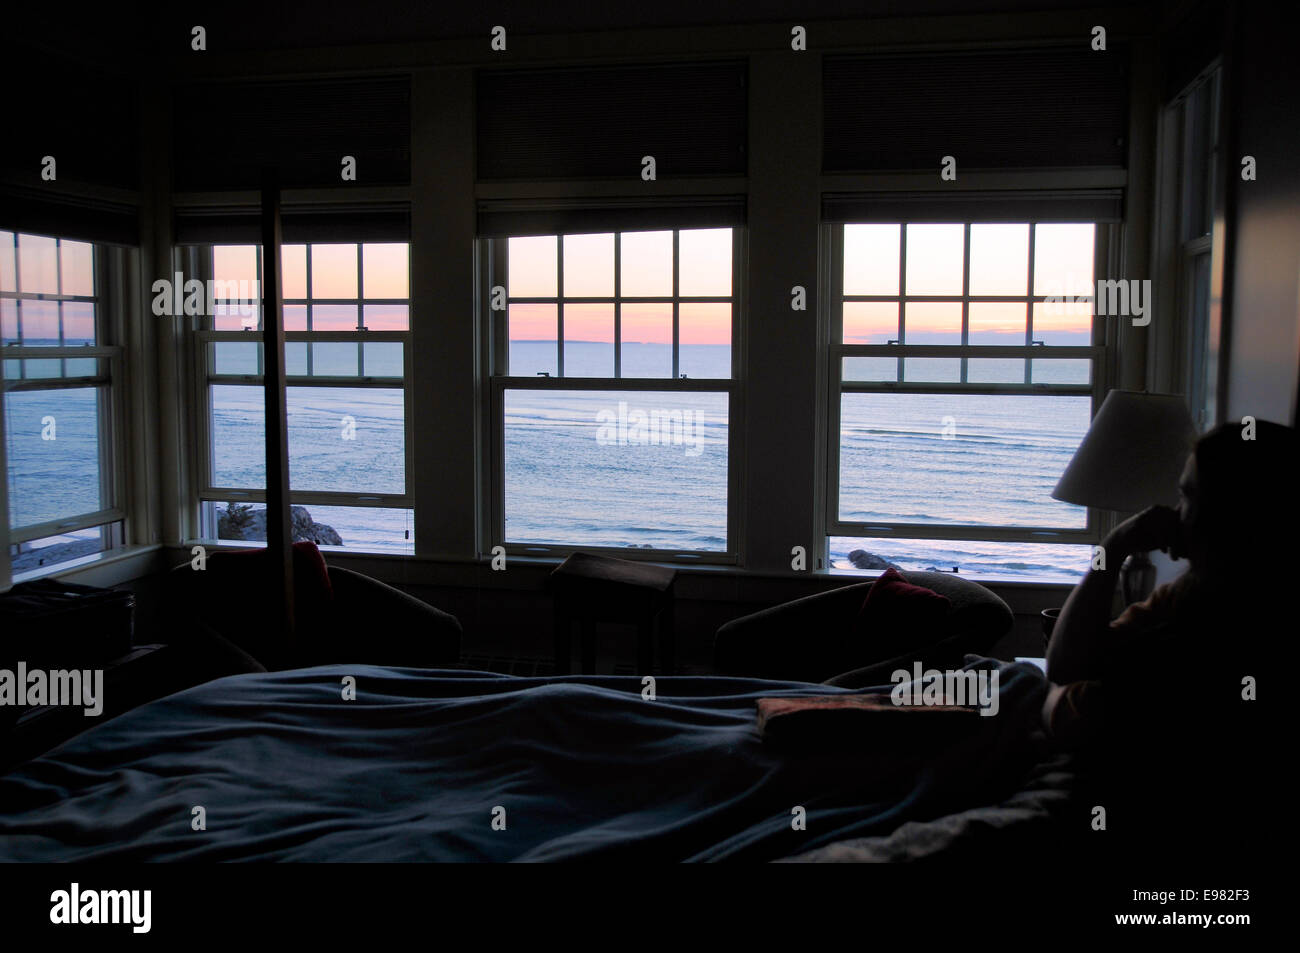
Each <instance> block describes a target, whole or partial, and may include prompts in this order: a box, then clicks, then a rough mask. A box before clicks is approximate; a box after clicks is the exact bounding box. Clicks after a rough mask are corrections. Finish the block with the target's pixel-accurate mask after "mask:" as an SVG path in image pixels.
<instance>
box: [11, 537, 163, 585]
mask: <svg viewBox="0 0 1300 953" xmlns="http://www.w3.org/2000/svg"><path fill="white" fill-rule="evenodd" d="M162 549H163V547H162V546H161V545H159V544H157V543H154V544H152V545H148V546H119V547H117V548H116V549H110V550H108V551H107V552H102V553H91V554H90V555H88V556H79V557H77V558H76V559H69V560H68V561H67V562H61V563H55V564H54V565H52V566H42V567H41V568H39V569H29V570H27V571H26V572H21V573H14V576H13V584H14V585H18V584H19V583H22V582H31V581H32V580H34V579H48V578H50V577H52V576H68V575H80V574H81V573H86V572H94V571H98V570H101V569H108V568H109V567H113V566H117V565H118V564H122V563H127V562H128V561H133V560H139V559H141V558H142V557H145V556H149V555H153V554H156V553H161V552H162Z"/></svg>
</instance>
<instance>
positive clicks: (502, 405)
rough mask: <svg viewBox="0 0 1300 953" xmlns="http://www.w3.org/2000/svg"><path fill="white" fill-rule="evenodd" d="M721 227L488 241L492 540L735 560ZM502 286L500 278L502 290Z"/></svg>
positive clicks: (732, 238)
mask: <svg viewBox="0 0 1300 953" xmlns="http://www.w3.org/2000/svg"><path fill="white" fill-rule="evenodd" d="M738 240H739V234H738V232H737V231H736V230H733V229H731V228H721V229H680V230H673V229H666V230H662V229H661V230H656V231H645V232H629V231H624V232H608V233H600V234H574V235H550V236H540V237H538V236H528V237H517V238H508V239H499V240H494V241H492V242H489V243H487V244H486V245H485V251H486V253H487V255H488V256H489V260H490V261H491V263H492V275H493V278H492V282H491V283H492V284H501V285H503V286H504V287H505V289H506V300H505V302H504V307H503V308H502V309H501V310H499V311H495V312H491V315H490V326H491V333H490V334H489V335H487V337H488V338H489V339H490V340H491V341H493V342H494V345H493V347H492V354H491V362H492V364H491V366H492V367H493V369H494V373H493V377H492V412H491V415H490V417H489V419H490V420H491V421H492V424H491V426H492V429H493V433H492V435H491V440H490V442H491V444H492V445H493V446H495V447H497V448H498V455H497V456H496V457H495V459H496V460H497V463H496V467H497V468H498V469H497V472H496V475H495V476H494V480H493V482H494V486H495V490H494V493H493V497H492V500H491V501H490V504H489V510H490V513H489V520H488V525H489V526H491V527H493V529H492V539H491V540H489V541H488V542H489V543H490V544H493V545H494V544H496V543H498V542H500V541H504V542H505V544H506V545H507V546H515V547H519V548H521V549H522V550H524V551H528V552H537V551H539V550H543V549H546V550H549V549H551V548H555V549H564V548H565V547H571V546H576V545H582V546H584V547H607V548H610V549H618V550H622V551H626V550H628V549H629V548H636V549H640V550H649V551H652V552H660V553H662V552H664V551H670V552H673V553H676V554H679V555H683V556H686V555H689V554H705V553H707V554H710V557H709V558H722V559H731V558H734V557H733V556H732V553H734V549H735V546H734V539H735V535H736V534H735V533H734V531H733V527H732V519H733V515H732V512H731V507H730V506H729V501H730V500H731V499H733V498H734V494H733V490H732V488H733V487H734V486H735V484H736V475H735V473H734V468H733V467H732V466H731V461H732V460H733V455H732V453H731V449H732V440H733V437H734V435H733V433H732V431H731V428H730V427H729V421H730V419H731V414H732V410H733V407H732V405H733V400H734V393H735V392H734V387H735V384H734V381H733V360H732V353H733V344H734V341H735V336H736V328H735V326H734V322H735V315H736V298H735V296H734V291H733V289H734V288H735V287H736V279H735V274H734V270H735V267H736V262H737V261H738V260H739V255H738V254H737V251H736V247H737V242H738ZM502 278H504V280H502Z"/></svg>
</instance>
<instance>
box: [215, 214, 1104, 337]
mask: <svg viewBox="0 0 1300 953" xmlns="http://www.w3.org/2000/svg"><path fill="white" fill-rule="evenodd" d="M1093 232H1094V227H1093V226H1092V225H1087V224H1084V225H1039V226H1038V229H1037V235H1036V239H1035V245H1036V255H1035V269H1034V293H1036V294H1069V295H1078V294H1090V293H1091V290H1092V282H1093V271H1092V266H1093V262H1092V249H1093ZM901 238H902V229H901V228H900V227H899V226H898V225H847V226H845V229H844V259H845V263H844V293H845V294H858V295H897V294H898V293H899V287H898V285H899V276H898V264H899V246H900V242H901ZM560 241H561V239H557V237H556V236H553V235H551V236H541V237H530V238H512V239H510V254H509V261H510V274H509V289H510V295H511V296H512V297H555V296H557V294H558V291H559V289H558V288H557V268H558V253H559V247H560ZM562 241H563V246H564V290H565V297H566V304H565V338H566V340H569V341H595V342H602V343H612V342H613V323H614V322H613V306H612V305H610V304H595V303H591V304H583V303H579V302H575V301H573V300H572V299H573V298H581V297H612V296H613V294H614V236H613V234H612V233H611V234H594V235H566V236H564V237H563V239H562ZM907 241H908V249H907V252H908V254H907V274H906V276H905V280H906V284H907V291H908V293H909V294H912V295H927V294H933V295H954V294H956V295H959V294H961V292H962V287H961V285H962V255H963V227H962V226H961V225H944V224H938V225H913V226H910V227H909V228H908V230H907ZM731 242H732V238H731V230H730V229H691V230H685V231H682V232H680V233H679V243H680V254H679V285H680V291H681V294H682V295H683V296H719V297H729V296H730V295H731V292H732V289H731V271H732V268H731V250H732V245H731ZM1028 243H1029V228H1028V226H1026V225H1001V224H988V225H972V226H971V263H970V264H971V267H970V283H971V284H970V293H971V294H972V295H1023V294H1025V293H1026V291H1027V288H1026V285H1027V283H1028V275H1027V274H1026V272H1027V262H1028ZM622 246H623V247H622V254H621V265H622V274H621V276H620V280H621V289H620V290H621V291H622V294H623V295H624V296H625V297H626V296H634V297H665V298H670V297H671V295H672V232H671V231H660V232H625V233H623V235H622ZM356 248H357V246H356V245H350V244H343V245H313V246H312V248H311V253H312V288H311V297H312V298H344V299H348V298H356V297H357V294H358V285H359V283H360V282H361V281H364V291H365V295H366V298H367V299H370V298H396V299H405V298H407V297H408V296H409V294H410V286H409V279H408V273H409V250H408V246H407V245H405V244H366V245H363V246H362V257H363V265H362V274H361V275H360V276H359V275H358V274H357V265H356ZM258 251H259V250H258V248H257V246H255V245H242V246H233V245H226V246H217V247H216V248H214V250H213V259H214V277H216V278H217V279H219V280H240V279H244V280H252V279H253V278H254V277H255V275H256V256H257V254H258ZM306 252H307V249H306V246H304V245H286V246H284V249H283V262H284V272H283V286H284V296H285V298H286V299H288V300H293V299H302V298H306V297H307V287H306V271H307V267H306V265H307V254H306ZM906 307H907V312H906V318H907V328H908V331H909V333H910V334H916V335H925V339H926V340H927V341H928V342H932V343H949V342H951V343H959V342H960V340H961V306H960V304H952V303H945V302H911V303H909V304H908V305H906ZM1056 310H1057V311H1058V312H1059V311H1064V313H1053V312H1052V309H1045V308H1043V307H1041V306H1039V307H1037V308H1036V309H1035V314H1034V321H1035V338H1036V339H1040V340H1045V341H1047V343H1079V341H1081V340H1082V339H1084V338H1085V337H1086V335H1087V333H1088V331H1089V330H1090V327H1091V309H1090V308H1089V307H1088V306H1087V305H1086V304H1084V305H1076V306H1070V307H1066V308H1058V309H1056ZM299 311H300V309H294V308H293V307H292V306H290V307H289V308H286V325H287V326H289V327H290V328H291V329H296V328H297V326H299V325H300V324H301V321H302V320H303V319H302V318H301V317H299ZM336 312H337V313H336ZM898 312H899V304H898V303H896V302H846V303H845V305H844V341H845V343H848V344H874V343H884V342H885V341H886V340H891V339H896V338H898ZM350 314H351V312H347V313H345V312H344V311H343V310H340V309H338V308H334V307H330V306H321V305H318V306H317V307H316V310H315V316H316V321H315V325H316V326H317V327H319V328H322V329H326V328H333V329H338V330H342V329H344V328H347V327H351V326H352V320H353V319H352V318H351V317H350ZM1025 318H1026V309H1025V306H1024V304H1016V303H976V304H972V305H971V306H970V341H971V343H974V344H1002V343H1020V342H1022V341H1023V340H1024V331H1025ZM509 319H510V325H509V327H510V339H511V340H514V341H520V340H555V336H556V307H555V305H547V304H512V305H511V306H510V311H509ZM365 321H366V326H367V327H369V328H372V329H374V330H405V329H406V328H407V327H408V325H409V316H408V312H407V310H406V308H405V307H403V306H396V305H371V306H368V307H367V308H366V315H365ZM621 322H622V337H623V340H625V341H628V342H640V343H652V344H668V343H671V341H672V307H671V304H669V303H663V304H658V303H640V302H637V303H624V305H623V307H622V319H621ZM679 333H680V339H681V342H682V343H683V344H713V345H728V344H730V343H731V305H730V304H729V303H708V304H705V303H690V302H687V303H683V304H682V305H681V308H680V329H679Z"/></svg>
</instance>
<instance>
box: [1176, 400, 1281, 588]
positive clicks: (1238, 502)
mask: <svg viewBox="0 0 1300 953" xmlns="http://www.w3.org/2000/svg"><path fill="white" fill-rule="evenodd" d="M1296 467H1297V436H1296V431H1295V430H1293V429H1292V428H1290V427H1284V426H1282V425H1281V424H1275V423H1270V422H1269V421H1257V422H1254V423H1253V424H1251V425H1250V426H1246V425H1243V424H1237V423H1230V424H1222V425H1220V426H1218V427H1216V428H1214V429H1213V430H1211V431H1210V432H1209V433H1207V434H1205V435H1204V436H1202V437H1201V438H1200V439H1199V440H1198V441H1197V442H1196V446H1195V447H1194V448H1193V450H1192V453H1191V455H1190V456H1189V457H1188V458H1187V464H1186V466H1185V467H1184V469H1183V476H1182V479H1181V481H1180V483H1179V490H1180V491H1181V496H1182V499H1181V501H1180V503H1179V506H1178V512H1179V516H1180V518H1181V522H1182V535H1183V540H1182V547H1181V548H1182V550H1183V553H1184V555H1186V556H1187V558H1188V559H1189V560H1190V561H1191V563H1192V566H1193V567H1194V568H1196V569H1197V570H1198V571H1200V572H1204V573H1215V574H1217V573H1220V572H1223V571H1225V570H1226V569H1227V568H1228V567H1230V566H1233V565H1237V566H1243V567H1247V568H1251V567H1257V566H1260V565H1261V564H1263V565H1264V566H1265V567H1266V568H1267V569H1272V568H1280V567H1278V564H1277V562H1276V559H1277V557H1276V555H1275V554H1274V553H1273V552H1272V549H1273V547H1277V546H1287V547H1290V546H1293V545H1295V544H1296V542H1297V537H1296V535H1295V533H1296V527H1297V519H1296V513H1297V501H1296V498H1295V487H1296V480H1297V476H1300V474H1297V470H1296Z"/></svg>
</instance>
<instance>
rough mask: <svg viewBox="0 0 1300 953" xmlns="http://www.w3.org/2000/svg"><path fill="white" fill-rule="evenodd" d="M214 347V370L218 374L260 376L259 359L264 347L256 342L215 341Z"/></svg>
mask: <svg viewBox="0 0 1300 953" xmlns="http://www.w3.org/2000/svg"><path fill="white" fill-rule="evenodd" d="M211 347H212V369H213V373H216V374H260V373H262V369H261V367H260V366H259V365H258V358H259V357H260V356H261V353H262V345H261V344H259V343H258V342H256V341H215V342H213V344H212V345H211Z"/></svg>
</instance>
